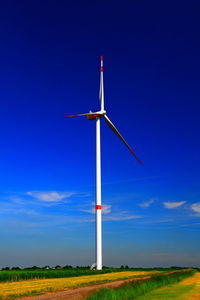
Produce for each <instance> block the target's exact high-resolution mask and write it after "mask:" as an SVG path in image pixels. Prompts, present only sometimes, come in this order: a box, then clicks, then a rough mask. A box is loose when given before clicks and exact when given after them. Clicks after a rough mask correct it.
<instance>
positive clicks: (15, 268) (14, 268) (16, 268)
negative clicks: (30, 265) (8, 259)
mask: <svg viewBox="0 0 200 300" xmlns="http://www.w3.org/2000/svg"><path fill="white" fill-rule="evenodd" d="M12 270H13V271H14V270H21V268H19V267H12Z"/></svg>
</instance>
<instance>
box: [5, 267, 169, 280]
mask: <svg viewBox="0 0 200 300" xmlns="http://www.w3.org/2000/svg"><path fill="white" fill-rule="evenodd" d="M168 270H169V269H159V268H158V269H156V268H155V269H139V268H128V269H126V268H121V269H120V268H104V269H103V270H102V271H94V270H90V269H89V268H88V269H87V268H73V269H61V270H52V269H50V270H46V269H37V270H30V269H29V270H16V271H13V270H8V271H0V282H6V281H20V280H28V279H39V278H64V277H75V276H83V275H95V274H105V273H111V272H124V271H145V272H146V271H149V272H152V271H168Z"/></svg>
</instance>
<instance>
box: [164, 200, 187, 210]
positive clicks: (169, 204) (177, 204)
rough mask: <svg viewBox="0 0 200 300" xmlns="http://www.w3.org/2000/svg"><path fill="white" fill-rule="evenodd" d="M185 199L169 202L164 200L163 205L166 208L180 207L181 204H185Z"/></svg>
mask: <svg viewBox="0 0 200 300" xmlns="http://www.w3.org/2000/svg"><path fill="white" fill-rule="evenodd" d="M186 202H187V201H180V202H171V201H167V202H164V203H163V205H164V207H165V208H168V209H173V208H177V207H180V206H182V205H183V204H185V203H186Z"/></svg>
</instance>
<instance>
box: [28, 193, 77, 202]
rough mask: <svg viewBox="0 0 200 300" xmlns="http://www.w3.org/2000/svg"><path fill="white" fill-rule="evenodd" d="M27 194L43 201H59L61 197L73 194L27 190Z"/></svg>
mask: <svg viewBox="0 0 200 300" xmlns="http://www.w3.org/2000/svg"><path fill="white" fill-rule="evenodd" d="M26 194H27V195H28V196H31V197H33V198H35V199H37V200H40V201H43V202H59V201H61V200H63V199H66V198H70V197H71V196H72V195H74V194H75V193H74V192H55V191H51V192H37V191H33V192H27V193H26Z"/></svg>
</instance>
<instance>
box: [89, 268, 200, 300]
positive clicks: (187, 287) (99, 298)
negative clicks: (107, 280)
mask: <svg viewBox="0 0 200 300" xmlns="http://www.w3.org/2000/svg"><path fill="white" fill-rule="evenodd" d="M110 299H115V300H132V299H138V300H155V299H156V300H169V299H176V300H195V299H196V300H197V299H200V273H199V272H195V270H192V269H188V270H182V271H176V272H169V273H168V274H162V275H160V274H157V275H154V276H152V278H149V279H147V280H140V281H136V282H129V283H125V284H123V285H121V286H119V287H118V288H116V289H112V288H104V289H100V290H98V291H96V292H94V293H92V294H91V295H89V296H88V298H87V300H110Z"/></svg>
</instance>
